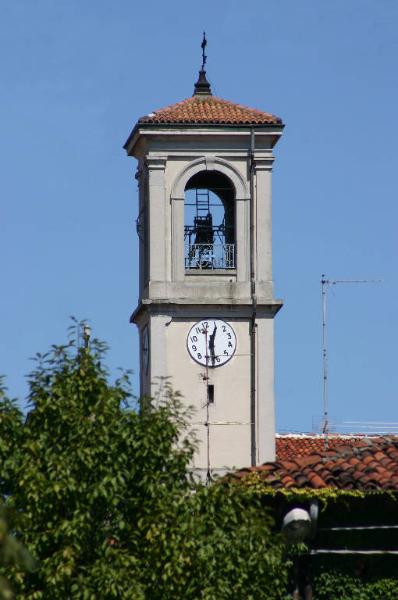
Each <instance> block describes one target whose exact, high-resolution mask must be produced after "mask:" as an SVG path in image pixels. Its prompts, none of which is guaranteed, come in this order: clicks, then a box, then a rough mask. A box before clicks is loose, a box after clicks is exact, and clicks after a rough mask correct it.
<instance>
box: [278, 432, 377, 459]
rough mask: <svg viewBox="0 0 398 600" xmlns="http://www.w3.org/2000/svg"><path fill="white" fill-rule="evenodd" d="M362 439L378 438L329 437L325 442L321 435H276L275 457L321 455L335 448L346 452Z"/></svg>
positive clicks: (288, 457)
mask: <svg viewBox="0 0 398 600" xmlns="http://www.w3.org/2000/svg"><path fill="white" fill-rule="evenodd" d="M364 439H372V440H378V439H383V438H380V437H376V436H375V437H372V438H366V437H365V436H364V435H362V436H361V435H344V436H342V435H330V436H329V437H328V440H327V448H326V444H325V438H324V436H322V435H309V434H306V435H304V434H302V435H277V436H276V440H275V441H276V456H277V459H279V460H287V459H291V458H293V459H294V458H297V457H298V456H306V455H307V454H314V453H322V454H324V453H325V451H326V449H327V450H331V451H334V450H335V449H336V448H337V447H338V448H340V449H342V448H345V449H346V450H348V449H350V448H354V447H356V446H358V445H361V444H362V442H363V440H364Z"/></svg>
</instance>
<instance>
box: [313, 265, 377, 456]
mask: <svg viewBox="0 0 398 600" xmlns="http://www.w3.org/2000/svg"><path fill="white" fill-rule="evenodd" d="M381 282H382V279H327V278H326V275H325V274H322V277H321V291H322V360H323V423H322V433H323V435H324V439H325V448H327V447H328V435H329V390H328V383H329V380H328V379H329V372H328V327H327V308H328V296H327V292H328V288H329V286H332V285H338V284H340V283H355V284H356V283H381Z"/></svg>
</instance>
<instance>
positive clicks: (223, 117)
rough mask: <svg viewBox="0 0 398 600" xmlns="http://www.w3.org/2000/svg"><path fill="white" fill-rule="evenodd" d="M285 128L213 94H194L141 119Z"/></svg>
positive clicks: (270, 117)
mask: <svg viewBox="0 0 398 600" xmlns="http://www.w3.org/2000/svg"><path fill="white" fill-rule="evenodd" d="M144 123H159V124H172V125H174V124H176V125H177V124H195V125H196V124H203V125H206V124H210V125H282V120H281V119H280V118H279V117H277V116H275V115H272V114H271V113H268V112H264V111H261V110H257V109H256V108H248V107H247V106H242V105H241V104H235V103H234V102H229V101H228V100H222V99H221V98H216V97H215V96H212V95H203V96H201V95H194V96H192V98H187V99H186V100H182V101H181V102H177V103H176V104H172V105H170V106H166V107H165V108H161V109H159V110H156V111H153V112H151V113H149V114H148V115H146V116H144V117H141V118H140V119H139V120H138V124H144Z"/></svg>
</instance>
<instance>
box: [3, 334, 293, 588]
mask: <svg viewBox="0 0 398 600" xmlns="http://www.w3.org/2000/svg"><path fill="white" fill-rule="evenodd" d="M86 341H87V340H86ZM104 351H105V348H104V345H103V344H101V343H100V342H98V341H96V340H93V341H92V342H91V343H90V345H89V346H88V345H86V347H83V348H78V349H76V348H75V347H74V345H73V344H68V345H66V346H54V347H53V348H52V350H51V352H50V353H49V354H48V355H45V356H40V355H38V356H37V366H36V369H35V370H34V372H33V373H32V374H31V375H30V378H29V384H30V396H29V401H30V410H29V413H28V415H27V417H26V418H25V417H24V415H23V414H22V413H21V411H20V410H19V409H18V408H17V406H16V405H15V404H14V403H13V402H11V401H9V400H8V399H7V398H6V397H4V395H3V397H2V398H0V493H1V496H2V500H3V502H4V503H5V504H6V505H7V506H8V507H10V509H12V510H13V511H14V515H15V519H14V521H13V524H12V527H13V532H14V533H15V536H16V537H17V538H18V539H19V540H20V541H21V542H22V543H23V544H24V545H25V546H26V548H28V549H29V551H30V552H31V554H32V556H33V557H34V558H35V559H36V561H37V568H36V570H35V571H34V572H33V573H30V572H27V571H26V570H25V569H24V568H22V566H21V565H19V564H14V565H9V566H8V567H7V569H6V570H5V568H4V567H0V571H1V572H3V574H4V573H6V574H7V577H8V578H9V579H10V581H12V585H13V586H14V588H15V590H16V595H17V597H18V598H21V599H29V600H34V599H48V600H58V599H60V600H61V599H62V600H65V599H67V598H79V599H82V600H85V599H87V600H89V599H90V600H91V599H93V600H94V599H96V600H98V599H108V598H109V599H113V598H121V599H137V600H141V599H150V600H156V599H159V600H160V599H162V600H164V599H168V598H170V599H173V600H174V599H176V600H178V599H184V600H189V599H192V600H193V599H195V600H197V599H200V598H203V599H209V600H210V599H213V598H214V599H217V600H220V599H221V600H222V599H223V598H233V599H240V598H242V599H243V598H245V599H250V598H253V599H254V598H256V599H261V598H266V599H267V600H272V599H275V600H276V599H280V598H283V597H284V590H285V586H286V575H287V574H286V565H285V564H284V562H283V546H282V545H281V543H280V540H279V538H278V537H277V536H275V535H273V534H272V533H271V525H272V524H271V520H270V517H269V516H268V514H267V513H265V511H264V509H263V508H262V507H261V505H260V504H259V501H258V499H256V497H255V496H253V494H252V492H251V491H250V490H247V489H245V488H244V486H229V485H220V484H215V485H212V486H209V487H205V486H202V485H199V484H197V483H195V482H194V481H193V480H192V479H191V478H190V477H189V476H187V466H188V464H189V461H190V460H191V458H192V454H193V451H194V445H195V444H194V440H193V439H192V437H190V436H189V435H187V434H186V431H187V422H188V417H189V415H188V414H187V413H186V412H184V410H183V409H182V406H181V402H180V400H179V398H178V396H177V395H176V394H173V393H172V392H171V390H170V388H169V387H168V386H167V385H164V386H161V387H162V389H160V392H159V395H158V397H157V398H156V399H155V400H153V401H147V402H145V403H143V404H142V407H141V410H140V411H138V412H137V411H135V410H132V409H131V408H129V403H130V404H131V401H132V396H131V392H130V387H129V379H128V376H127V375H123V376H122V377H121V378H120V379H119V380H118V381H117V382H115V383H114V384H112V385H111V384H110V383H109V380H108V379H109V378H108V374H107V371H106V368H105V367H104V365H103V358H104Z"/></svg>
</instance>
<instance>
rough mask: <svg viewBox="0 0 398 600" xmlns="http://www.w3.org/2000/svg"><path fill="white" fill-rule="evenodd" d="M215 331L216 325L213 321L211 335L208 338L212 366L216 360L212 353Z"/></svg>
mask: <svg viewBox="0 0 398 600" xmlns="http://www.w3.org/2000/svg"><path fill="white" fill-rule="evenodd" d="M216 331H217V325H216V324H215V323H214V329H213V333H212V334H211V336H210V338H209V350H210V356H211V364H212V365H213V367H214V363H215V362H216V355H215V353H214V344H215V337H216Z"/></svg>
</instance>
